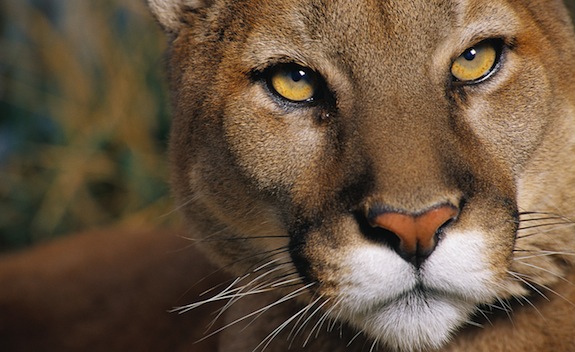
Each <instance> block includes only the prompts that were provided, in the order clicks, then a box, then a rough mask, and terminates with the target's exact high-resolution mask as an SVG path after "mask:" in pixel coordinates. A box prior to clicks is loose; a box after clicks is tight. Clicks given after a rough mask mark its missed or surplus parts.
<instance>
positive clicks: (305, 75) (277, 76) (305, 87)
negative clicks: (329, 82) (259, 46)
mask: <svg viewBox="0 0 575 352" xmlns="http://www.w3.org/2000/svg"><path fill="white" fill-rule="evenodd" d="M270 83H271V86H272V88H273V89H274V90H275V91H276V92H277V94H279V95H280V96H282V97H283V98H285V99H287V100H291V101H295V102H304V101H309V100H311V99H312V98H313V97H314V95H315V93H316V88H317V77H316V75H315V74H314V73H313V72H312V71H311V70H308V69H306V68H303V67H301V66H296V65H287V66H282V67H280V68H278V69H277V70H275V71H274V72H273V74H272V76H271V79H270Z"/></svg>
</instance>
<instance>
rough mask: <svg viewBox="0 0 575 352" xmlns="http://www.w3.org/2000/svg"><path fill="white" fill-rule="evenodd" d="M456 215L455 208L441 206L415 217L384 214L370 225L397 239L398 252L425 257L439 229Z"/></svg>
mask: <svg viewBox="0 0 575 352" xmlns="http://www.w3.org/2000/svg"><path fill="white" fill-rule="evenodd" d="M458 213H459V212H458V210H457V209H456V208H455V207H453V206H450V205H443V206H440V207H437V208H432V209H430V210H428V211H426V212H424V213H422V214H417V215H407V214H402V213H397V212H385V213H382V214H380V215H377V216H375V217H373V218H372V219H371V221H370V223H371V225H372V226H374V227H375V226H377V227H381V228H383V229H385V230H388V231H391V232H393V233H394V234H395V235H396V236H397V237H399V240H400V245H399V250H400V251H401V252H402V253H403V254H404V255H407V256H408V257H413V256H415V255H419V256H427V255H429V254H430V253H431V252H432V251H433V249H434V248H435V245H436V242H437V240H436V236H435V235H436V234H437V232H438V230H439V228H440V227H441V226H443V225H444V224H446V223H447V222H449V221H450V220H453V219H454V218H455V217H456V216H457V214H458Z"/></svg>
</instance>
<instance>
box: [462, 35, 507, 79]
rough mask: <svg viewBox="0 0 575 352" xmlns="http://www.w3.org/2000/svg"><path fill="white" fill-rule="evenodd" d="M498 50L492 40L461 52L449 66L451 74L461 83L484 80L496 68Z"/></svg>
mask: <svg viewBox="0 0 575 352" xmlns="http://www.w3.org/2000/svg"><path fill="white" fill-rule="evenodd" d="M498 58H499V48H498V46H497V45H496V42H495V41H493V40H487V41H483V42H481V43H479V44H477V45H475V46H473V47H471V48H469V49H467V50H465V51H464V52H463V54H461V55H460V56H459V57H458V58H457V59H455V61H454V62H453V65H451V74H452V75H453V77H455V78H456V79H457V80H458V81H460V82H463V83H470V82H477V81H479V80H481V79H482V78H486V77H487V76H488V75H489V74H490V73H491V72H493V70H494V69H495V67H496V66H497V61H498Z"/></svg>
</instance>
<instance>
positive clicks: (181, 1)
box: [148, 0, 211, 33]
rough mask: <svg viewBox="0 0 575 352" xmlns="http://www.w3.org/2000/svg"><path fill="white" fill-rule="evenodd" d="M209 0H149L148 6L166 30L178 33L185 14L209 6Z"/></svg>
mask: <svg viewBox="0 0 575 352" xmlns="http://www.w3.org/2000/svg"><path fill="white" fill-rule="evenodd" d="M209 3H211V1H207V0H148V7H149V8H150V10H151V11H152V14H154V17H156V20H157V21H158V22H159V23H160V25H161V26H162V28H163V29H164V31H166V32H171V33H177V32H178V31H179V30H180V28H181V27H182V26H183V24H184V21H183V18H184V14H185V13H186V12H189V11H190V10H192V11H193V10H197V9H200V8H204V7H207V6H208V5H209Z"/></svg>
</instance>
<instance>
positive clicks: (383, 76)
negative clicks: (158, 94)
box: [152, 0, 575, 351]
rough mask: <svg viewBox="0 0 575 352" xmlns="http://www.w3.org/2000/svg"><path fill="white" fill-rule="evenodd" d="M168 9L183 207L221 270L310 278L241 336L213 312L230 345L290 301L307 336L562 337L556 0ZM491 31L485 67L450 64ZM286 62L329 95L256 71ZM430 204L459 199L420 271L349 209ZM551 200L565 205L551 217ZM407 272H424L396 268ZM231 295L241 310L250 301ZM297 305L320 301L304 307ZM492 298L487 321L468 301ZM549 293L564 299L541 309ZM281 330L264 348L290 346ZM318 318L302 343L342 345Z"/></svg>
mask: <svg viewBox="0 0 575 352" xmlns="http://www.w3.org/2000/svg"><path fill="white" fill-rule="evenodd" d="M170 2H171V3H177V1H170ZM152 10H153V11H156V6H154V4H153V2H152ZM179 15H180V16H181V18H182V20H183V21H185V22H186V23H187V24H188V25H187V26H182V27H180V28H178V30H177V31H176V32H174V33H172V40H171V46H170V54H169V67H170V73H169V80H170V82H171V84H172V87H171V88H172V93H173V106H174V115H175V116H174V129H173V135H172V146H171V154H172V164H173V166H174V170H173V185H174V190H175V192H176V195H177V196H178V198H179V202H180V204H183V209H184V213H185V215H186V218H187V219H188V220H189V223H190V224H193V226H194V227H196V228H198V230H199V231H200V233H202V234H203V236H204V238H205V239H207V241H206V242H205V243H204V244H203V248H204V249H205V250H206V251H207V252H208V253H210V255H211V257H212V259H213V260H215V261H216V262H217V263H219V264H220V265H226V266H229V267H230V268H231V270H232V272H233V273H234V274H236V275H240V276H241V275H245V274H247V273H250V272H251V271H252V270H254V268H258V267H259V266H261V265H264V264H265V263H270V261H271V263H272V264H269V265H271V266H272V267H274V268H275V269H274V270H277V272H273V274H269V275H271V276H272V278H270V279H269V281H265V280H261V282H260V281H258V283H259V284H261V285H262V286H261V287H266V288H267V287H270V288H272V287H273V289H274V291H277V293H276V295H282V294H283V295H288V296H289V294H290V293H292V292H298V291H297V289H295V288H293V287H288V288H286V289H285V290H282V288H277V287H275V286H273V284H272V283H274V282H275V283H277V282H281V280H280V279H277V281H274V280H273V277H281V275H287V277H289V278H294V277H295V278H296V279H297V280H299V283H300V286H299V287H302V286H303V285H304V284H308V283H311V284H313V286H312V287H310V288H308V289H306V290H305V291H304V292H305V293H304V294H302V295H300V296H299V297H298V298H297V299H294V300H292V301H290V302H288V303H282V306H283V307H278V308H277V310H278V311H281V310H282V309H284V313H277V317H275V318H274V317H273V315H274V313H273V312H272V311H273V309H270V310H269V314H270V315H271V316H270V317H269V319H271V320H274V319H277V321H275V322H274V323H268V321H266V319H259V320H256V322H254V323H253V324H252V325H250V327H249V329H251V330H250V331H251V333H250V334H248V336H244V335H243V334H242V335H239V334H237V333H236V332H237V331H241V328H237V330H234V329H235V328H234V327H233V326H232V327H231V328H229V329H228V330H227V332H226V331H224V332H223V334H227V333H229V334H230V336H228V337H226V338H224V339H223V340H225V341H227V342H229V344H228V345H227V346H230V347H228V348H227V349H226V348H225V347H224V348H223V350H230V351H231V350H235V349H236V348H237V347H238V346H239V344H240V343H241V344H245V350H250V349H252V348H254V347H255V346H258V343H259V342H261V341H264V345H265V343H267V342H268V340H267V339H266V337H273V336H274V335H273V332H274V327H277V326H280V325H281V324H282V323H283V322H287V321H289V319H290V317H293V320H294V321H293V323H294V324H293V325H296V328H295V330H297V329H298V328H297V326H298V322H296V320H297V317H298V313H299V314H301V315H302V316H304V317H308V316H312V317H310V318H309V320H310V321H313V322H314V323H310V324H309V325H311V326H306V328H309V329H311V331H312V332H311V333H309V332H308V333H307V334H308V335H310V334H311V335H314V336H315V333H316V332H317V330H320V329H319V326H321V325H323V324H321V322H322V320H323V319H324V318H325V320H331V319H335V320H338V321H339V323H342V324H344V325H347V324H348V325H349V326H350V327H351V331H363V332H364V335H365V338H366V341H372V340H374V339H375V340H377V342H378V343H377V344H373V345H372V344H371V343H370V342H365V344H367V346H368V348H369V347H371V346H373V347H374V348H375V347H376V346H379V347H380V348H384V349H385V348H386V347H387V348H390V349H398V350H405V351H412V350H413V351H415V350H428V349H433V348H439V349H442V350H450V349H451V350H467V349H468V348H469V349H471V350H480V349H483V348H484V349H487V346H489V348H494V347H493V346H492V341H493V334H494V331H498V332H497V336H498V342H497V346H499V347H498V348H500V350H511V351H518V350H528V349H530V348H535V347H534V346H536V345H537V344H540V345H538V348H543V347H542V346H545V345H547V346H548V345H549V343H550V342H549V341H550V340H552V341H557V340H560V341H563V342H561V344H562V345H558V346H557V348H558V349H559V350H564V351H567V350H570V349H575V345H574V344H575V342H573V339H571V341H564V340H565V339H566V338H567V337H566V336H568V333H566V331H575V318H571V316H572V313H573V308H571V303H570V302H572V299H571V298H569V297H570V295H572V291H573V288H572V285H570V284H565V281H568V282H569V280H571V279H570V277H569V275H570V273H571V272H572V271H573V269H572V265H573V258H574V255H573V252H574V249H575V238H574V226H573V224H572V222H571V220H570V219H571V218H573V216H575V202H574V201H573V200H572V199H571V198H573V197H572V192H571V191H570V190H571V189H572V188H573V185H574V184H575V179H574V177H573V175H574V174H575V169H574V168H575V164H574V163H573V162H572V159H573V157H572V155H573V152H574V151H575V150H574V146H575V138H574V137H573V136H574V135H575V124H574V120H573V119H574V117H575V115H574V111H573V103H574V102H575V99H574V98H575V96H574V94H573V87H574V86H575V65H574V64H573V62H574V61H573V60H574V59H575V41H574V36H573V30H572V27H571V24H570V20H569V19H568V16H567V13H566V10H565V9H564V8H563V5H562V4H561V3H560V2H559V1H553V0H550V1H512V0H499V1H486V0H466V1H463V0H451V1H447V0H434V1H427V0H426V1H419V0H415V1H393V0H392V1H370V0H365V1H354V2H349V1H319V0H318V1H313V0H298V1H269V0H267V1H257V0H252V1H215V2H214V3H213V4H210V5H206V6H200V7H198V8H195V9H194V10H193V11H183V12H181V13H179ZM159 20H160V22H161V21H162V19H161V17H159ZM489 38H494V39H497V40H501V41H502V42H503V47H504V49H503V50H504V51H503V53H502V56H501V62H500V65H501V66H500V67H499V69H498V70H497V72H496V73H495V74H494V75H493V76H491V77H490V78H488V79H487V80H486V81H484V82H481V83H478V84H472V85H468V86H465V85H464V86H461V85H457V84H456V83H452V82H453V81H452V78H451V77H450V71H449V68H450V66H451V63H452V62H453V60H455V58H457V57H458V55H460V54H461V53H462V52H463V51H465V50H466V49H467V48H469V47H471V46H473V45H474V44H477V43H478V42H479V41H481V40H485V39H489ZM284 62H291V63H295V64H298V65H301V66H302V67H307V68H309V69H311V70H313V71H315V72H317V73H318V74H320V75H321V76H322V78H323V80H324V81H325V84H326V87H325V90H326V91H327V93H326V95H324V96H323V97H322V98H323V100H321V99H320V101H319V102H318V103H317V105H311V106H310V105H305V104H303V105H296V106H294V105H293V104H292V105H288V106H286V105H285V104H286V103H285V102H283V101H282V99H281V98H279V102H278V97H277V96H274V93H273V92H272V91H270V89H271V88H269V87H268V84H267V83H266V81H265V78H263V79H262V78H261V77H262V76H265V75H266V72H269V71H266V69H267V68H268V67H273V66H274V65H278V64H281V63H284ZM330 99H331V100H330ZM438 204H451V205H453V206H456V207H459V208H460V211H461V212H460V214H459V216H458V218H457V220H456V221H454V222H453V223H451V224H450V225H449V226H448V227H447V228H446V229H445V234H444V238H443V240H442V241H443V242H439V245H438V247H437V249H436V251H435V252H434V253H433V254H432V255H431V256H430V257H429V259H427V260H426V262H424V264H423V265H422V267H421V268H420V269H416V273H413V272H412V271H411V270H412V268H410V267H407V266H406V265H405V264H404V263H402V262H401V260H400V259H398V258H399V257H398V256H395V255H394V254H389V250H388V249H382V247H385V245H383V244H380V245H378V244H377V243H374V241H373V238H370V237H369V236H370V234H369V233H370V231H371V230H369V229H366V228H365V227H362V218H368V217H369V214H370V212H371V211H373V210H374V209H393V210H394V211H398V212H401V213H407V214H420V213H422V212H424V211H426V209H431V208H433V207H435V206H437V205H438ZM534 212H537V213H536V214H533V213H534ZM551 214H553V217H555V218H556V220H557V223H558V224H556V225H554V226H553V225H550V224H549V221H551V222H554V221H553V220H545V221H547V225H545V224H544V221H543V220H541V219H540V218H542V217H548V216H551ZM559 223H561V224H559ZM532 225H534V226H532ZM527 227H530V228H529V229H527ZM517 228H519V230H517ZM380 235H381V234H378V235H377V236H380ZM516 236H517V237H516ZM238 238H246V240H244V241H239V240H237V239H238ZM281 248H285V250H279V249H281ZM386 248H388V247H386ZM276 249H277V250H278V251H277V253H274V252H272V251H273V250H276ZM458 252H461V254H460V255H461V256H464V257H467V258H465V259H460V257H458ZM286 257H287V259H286ZM382 258H384V259H382ZM274 260H275V261H274ZM277 262H281V263H282V264H281V265H277V266H274V265H273V264H274V263H277ZM362 268H363V269H362ZM375 268H379V269H375ZM378 273H379V275H381V276H379V277H378ZM250 275H252V276H251V277H253V274H250ZM393 275H397V277H394V278H393V279H391V278H390V277H391V276H393ZM412 279H413V280H416V281H417V280H420V281H419V282H420V283H422V284H423V287H424V288H423V289H422V291H420V289H418V288H415V286H410V285H411V284H410V283H407V284H404V283H402V282H401V281H402V280H404V281H407V282H409V280H412ZM380 282H381V283H380ZM266 285H269V286H266ZM414 285H415V284H414ZM254 286H255V285H254ZM276 286H277V285H276ZM279 286H281V285H279ZM382 286H389V287H390V288H389V289H388V290H386V288H385V287H382ZM406 287H413V288H412V289H406ZM555 287H557V289H560V290H561V292H557V291H556V290H555ZM251 288H252V289H254V288H253V287H251ZM249 289H250V287H249V284H248V287H244V289H243V290H245V291H249ZM395 289H396V290H398V293H397V294H392V293H388V292H390V290H391V291H392V290H395ZM434 289H436V290H439V291H441V293H438V294H436V293H434V291H433V290H434ZM404 290H407V291H404ZM411 290H413V291H411ZM366 292H367V293H366ZM387 295H389V296H387ZM452 295H453V296H452ZM541 295H545V296H546V297H548V298H549V299H551V300H552V303H548V302H546V301H545V300H544V299H539V298H540V296H541ZM261 296H262V295H258V296H255V297H253V302H252V303H254V304H255V303H257V302H258V301H261V300H263V298H262V297H261ZM271 297H277V296H273V295H271ZM317 297H319V300H317V301H314V300H315V299H316V298H317ZM378 297H379V298H378ZM447 297H449V298H447ZM557 297H564V298H557ZM275 299H276V298H270V303H272V302H274V301H275ZM249 300H250V298H246V299H244V300H242V301H243V302H248V301H249ZM388 300H391V302H389V301H388ZM293 301H298V303H295V302H293ZM517 301H519V303H517ZM310 302H314V303H312V304H310ZM501 302H502V303H501ZM244 304H245V306H243V307H240V306H239V303H238V305H237V306H238V308H236V309H237V310H238V312H237V313H236V314H237V316H238V317H241V316H245V315H249V313H250V312H252V311H255V305H254V306H252V305H250V304H248V303H244ZM306 304H310V306H308V307H309V308H308V309H309V310H310V311H315V310H316V309H317V310H318V311H319V312H320V313H317V314H316V315H314V314H312V313H311V312H308V313H309V315H307V313H305V312H304V313H302V311H301V309H302V308H301V307H305V305H306ZM444 304H445V306H444ZM490 304H494V305H497V304H499V305H501V304H502V305H505V306H507V305H509V309H513V310H514V312H513V313H509V315H511V317H508V316H507V314H506V313H504V312H502V311H501V310H502V309H500V310H499V311H498V309H496V308H495V309H492V310H493V312H488V313H485V314H486V315H487V319H488V320H489V321H490V322H491V323H488V322H482V321H481V320H482V317H481V313H479V312H478V311H477V310H476V307H480V309H482V310H491V309H489V308H486V307H488V306H489V305H490ZM521 304H523V306H521ZM554 304H557V305H559V306H563V307H565V309H568V310H569V312H570V314H567V315H563V316H561V315H560V314H561V313H560V312H558V311H556V310H555V308H553V310H552V311H548V310H547V309H551V307H552V306H553V305H554ZM532 305H533V306H532ZM517 306H519V307H517ZM234 307H235V306H232V307H231V308H230V309H229V310H228V313H229V314H230V315H233V314H234V309H235V308H234ZM245 307H249V308H245ZM298 307H299V308H298ZM274 309H276V308H274ZM544 311H545V312H547V313H545V312H544ZM323 312H327V315H326V316H324V315H323ZM453 312H456V313H453ZM473 312H475V313H473ZM541 315H543V317H542V316H541ZM546 315H548V316H546ZM560 316H561V317H562V319H559V320H558V321H559V323H558V324H557V325H555V326H552V325H553V324H551V323H549V324H544V323H541V321H546V319H550V321H553V319H555V318H558V317H560ZM322 317H324V318H322ZM326 317H327V318H326ZM520 318H521V319H524V320H526V321H527V320H530V321H531V322H530V323H523V321H516V320H517V319H520ZM301 320H303V321H305V320H306V318H302V319H301ZM509 320H512V321H515V325H514V326H515V328H514V329H511V330H513V331H508V332H505V330H506V329H510V328H509V327H504V326H506V324H509ZM230 321H232V320H230ZM316 322H318V323H317V325H315V328H317V329H314V324H316ZM469 322H476V323H479V324H481V323H484V328H483V329H479V330H478V331H476V329H475V328H473V327H470V325H469V324H468V323H469ZM299 323H300V324H301V321H299ZM490 324H493V327H492V326H491V325H490ZM302 325H305V324H302ZM325 325H329V324H327V323H326V324H325ZM306 328H302V329H303V330H304V331H305V329H306ZM291 329H292V328H285V329H282V332H281V333H279V336H277V337H275V338H273V339H272V341H271V343H270V344H269V346H267V350H272V351H276V350H277V351H281V350H285V348H286V344H288V343H287V342H286V339H288V340H289V339H290V338H291V337H292V336H289V337H288V335H290V334H289V332H290V330H291ZM343 329H344V331H345V330H346V329H347V328H343ZM323 330H324V329H322V332H321V333H319V336H318V337H317V338H311V339H309V340H311V341H307V342H305V343H304V344H306V343H307V346H308V348H309V349H310V350H314V348H317V347H313V346H314V345H315V344H316V343H317V345H316V346H324V347H323V350H330V351H332V350H343V349H344V348H345V345H346V343H347V341H346V338H345V337H344V338H342V339H339V338H338V336H337V334H336V333H332V334H331V335H330V334H328V333H323ZM292 332H293V330H292ZM269 334H272V335H269ZM346 334H347V332H346V333H343V335H344V336H345V335H346ZM350 334H351V335H352V336H353V335H354V333H353V332H352V333H350ZM284 335H285V336H284ZM296 335H298V334H296ZM300 335H304V336H305V335H306V333H305V332H304V333H301V334H300ZM224 336H226V335H224ZM233 336H241V339H240V340H241V341H239V340H238V339H234V338H233ZM506 336H508V337H512V338H511V339H510V341H506V340H505V339H506ZM551 336H552V337H551ZM302 340H306V339H305V338H303V339H302ZM359 340H362V338H359ZM230 341H233V342H230ZM295 341H296V342H293V343H294V344H296V345H297V344H301V341H298V340H297V338H296V339H295ZM327 341H330V342H329V344H330V345H331V347H330V348H329V349H327V348H326V347H325V346H326V344H327V343H328V342H327ZM334 341H335V342H334ZM362 341H363V340H362ZM520 341H528V342H520ZM248 346H251V347H248ZM262 346H263V345H260V346H259V347H262ZM354 346H355V347H354ZM519 346H521V347H519ZM363 347H365V346H364V344H363V343H359V344H357V345H352V346H350V347H349V349H350V350H356V349H361V348H363ZM354 348H355V349H354ZM239 350H244V348H240V349H239Z"/></svg>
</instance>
